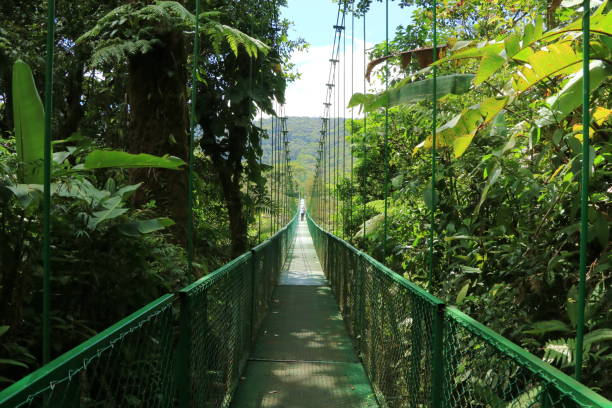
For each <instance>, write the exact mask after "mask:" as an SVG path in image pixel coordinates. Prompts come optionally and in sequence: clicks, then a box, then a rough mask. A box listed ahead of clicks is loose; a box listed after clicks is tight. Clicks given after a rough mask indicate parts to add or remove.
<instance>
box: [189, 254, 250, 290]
mask: <svg viewBox="0 0 612 408" xmlns="http://www.w3.org/2000/svg"><path fill="white" fill-rule="evenodd" d="M251 256H253V255H252V254H251V252H250V251H249V252H245V253H244V254H242V255H240V256H238V257H237V258H234V259H232V260H231V261H229V262H228V263H226V264H225V265H223V266H221V267H220V268H217V269H215V270H214V271H213V272H211V273H209V274H208V275H206V276H203V277H201V278H200V279H198V280H197V281H195V282H193V283H190V284H189V285H187V286H185V287H184V288H182V289H180V290H179V293H189V292H191V291H193V290H195V289H198V288H200V287H203V286H205V285H207V284H211V283H212V282H214V281H216V280H217V279H219V278H220V277H221V276H222V275H223V274H225V273H227V272H228V271H231V270H232V269H233V267H234V266H236V265H238V264H241V263H243V262H247V261H248V260H249V259H250V258H251Z"/></svg>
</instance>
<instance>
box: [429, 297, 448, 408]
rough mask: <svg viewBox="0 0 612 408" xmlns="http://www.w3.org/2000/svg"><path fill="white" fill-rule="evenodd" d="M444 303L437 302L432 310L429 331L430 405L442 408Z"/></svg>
mask: <svg viewBox="0 0 612 408" xmlns="http://www.w3.org/2000/svg"><path fill="white" fill-rule="evenodd" d="M444 308H445V305H444V304H437V305H435V306H434V309H433V310H432V313H433V316H432V318H433V324H432V328H431V330H432V333H431V342H432V345H431V347H432V354H431V396H430V399H431V407H432V408H442V407H445V405H446V404H444V389H443V385H444V353H443V350H444Z"/></svg>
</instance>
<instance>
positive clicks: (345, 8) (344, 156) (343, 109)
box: [338, 1, 347, 239]
mask: <svg viewBox="0 0 612 408" xmlns="http://www.w3.org/2000/svg"><path fill="white" fill-rule="evenodd" d="M346 12H347V2H346V1H345V2H344V15H345V17H344V20H345V21H346ZM345 30H346V29H345ZM345 33H346V31H345ZM342 41H343V43H342V57H343V60H342V181H344V179H345V178H346V35H344V37H343V38H342ZM338 194H339V193H338ZM341 215H342V217H341V219H342V229H341V232H342V238H344V239H346V235H345V231H346V224H347V222H346V221H347V220H346V200H342V214H341Z"/></svg>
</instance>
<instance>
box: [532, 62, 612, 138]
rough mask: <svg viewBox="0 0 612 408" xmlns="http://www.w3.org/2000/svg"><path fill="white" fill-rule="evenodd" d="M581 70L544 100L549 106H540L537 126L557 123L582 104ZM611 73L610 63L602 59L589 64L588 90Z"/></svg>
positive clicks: (593, 88)
mask: <svg viewBox="0 0 612 408" xmlns="http://www.w3.org/2000/svg"><path fill="white" fill-rule="evenodd" d="M582 74H583V73H582V70H579V71H577V72H576V73H574V74H573V75H572V76H571V77H570V78H569V80H568V81H567V83H566V84H565V85H564V86H563V88H561V90H560V91H559V92H558V93H557V94H556V95H553V96H551V97H549V98H548V99H547V100H546V103H547V104H548V105H549V106H550V108H542V109H541V110H540V112H539V115H538V116H539V117H538V119H537V120H536V124H537V125H538V127H543V126H548V125H552V124H555V123H559V122H560V121H562V120H563V119H565V117H566V116H567V115H569V114H570V113H572V112H573V111H574V109H576V108H578V107H579V106H581V105H582V79H583V76H582ZM610 75H612V65H610V64H607V63H605V62H603V61H591V63H590V64H589V76H590V91H591V92H593V91H594V90H596V89H597V88H599V87H600V86H601V85H602V84H603V83H604V82H605V81H606V80H607V78H609V77H610Z"/></svg>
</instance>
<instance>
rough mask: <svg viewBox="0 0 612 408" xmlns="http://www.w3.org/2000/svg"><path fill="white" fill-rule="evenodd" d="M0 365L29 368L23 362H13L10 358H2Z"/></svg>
mask: <svg viewBox="0 0 612 408" xmlns="http://www.w3.org/2000/svg"><path fill="white" fill-rule="evenodd" d="M0 365H12V366H17V367H23V368H28V365H27V364H24V363H22V362H21V361H17V360H11V359H8V358H0Z"/></svg>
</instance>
